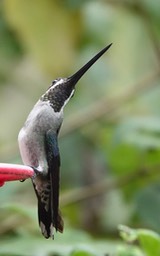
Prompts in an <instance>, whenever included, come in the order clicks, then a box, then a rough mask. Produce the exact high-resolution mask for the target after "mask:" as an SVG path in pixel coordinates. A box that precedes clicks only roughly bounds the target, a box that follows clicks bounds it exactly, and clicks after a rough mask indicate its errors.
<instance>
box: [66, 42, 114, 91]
mask: <svg viewBox="0 0 160 256" xmlns="http://www.w3.org/2000/svg"><path fill="white" fill-rule="evenodd" d="M111 45H112V44H109V45H108V46H106V47H105V48H104V49H102V50H101V51H100V52H99V53H97V54H96V55H95V56H94V57H93V58H92V59H91V60H90V61H88V62H87V63H86V64H85V65H84V66H83V67H82V68H80V69H79V70H78V71H77V72H76V73H75V74H73V75H72V76H70V77H68V80H69V82H70V84H71V85H72V86H74V85H75V84H76V83H77V82H78V80H79V79H80V78H81V77H82V76H83V75H84V74H85V73H86V72H87V70H88V69H89V68H90V67H91V66H92V65H93V64H94V63H95V62H96V61H97V60H98V59H99V58H100V57H101V56H102V55H103V54H104V53H105V52H106V51H107V50H108V49H109V48H110V47H111Z"/></svg>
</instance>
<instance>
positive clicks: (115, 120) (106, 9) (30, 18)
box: [0, 0, 160, 255]
mask: <svg viewBox="0 0 160 256" xmlns="http://www.w3.org/2000/svg"><path fill="white" fill-rule="evenodd" d="M159 10H160V1H159V0H153V1H150V0H137V1H136V0H135V1H134V0H132V1H131V0H122V1H121V0H106V1H104V0H100V1H89V0H88V1H87V0H86V1H84V0H83V1H82V0H81V1H78V0H77V1H74V0H66V1H64V0H62V1H56V0H55V1H53V0H33V1H25V0H12V1H10V0H1V1H0V162H8V163H21V159H20V155H19V150H18V144H17V136H18V132H19V130H20V128H21V127H22V126H23V123H24V121H25V119H26V117H27V115H28V113H29V112H30V110H31V109H32V107H33V105H34V104H35V102H36V101H37V100H38V99H39V97H40V96H41V95H42V94H43V93H44V92H45V90H46V89H47V88H48V86H49V85H50V83H51V81H52V80H54V79H55V78H57V77H61V76H62V77H65V76H69V75H71V74H72V73H74V72H75V71H77V69H78V68H80V67H81V66H82V65H83V64H84V63H85V62H87V61H88V60H89V59H90V58H91V57H92V56H93V55H94V54H95V53H97V52H98V51H99V50H100V49H102V48H103V47H105V46H106V45H108V44H109V43H113V45H112V47H111V48H110V50H109V51H108V52H107V53H106V54H105V55H104V56H103V57H102V58H101V59H100V60H99V61H98V62H97V63H96V64H95V65H94V66H93V67H92V68H91V69H90V70H89V71H88V73H87V74H86V75H85V76H84V77H83V79H82V80H81V81H80V82H79V84H78V86H77V89H76V93H75V96H74V98H73V99H72V100H71V101H70V102H69V104H68V105H67V106H66V108H65V113H64V114H65V115H64V122H63V126H62V129H61V132H60V138H59V146H60V151H61V211H62V215H63V217H64V221H65V231H64V234H63V235H61V234H60V235H59V234H56V235H55V240H54V241H46V240H45V239H44V238H43V237H42V236H41V234H40V230H39V227H38V221H37V208H36V203H37V202H36V197H35V194H34V192H33V188H32V185H31V182H30V180H27V181H25V182H24V183H20V182H12V183H7V184H6V185H5V186H4V187H2V188H1V191H0V192H1V194H0V208H1V211H0V255H90V254H83V253H82V254H74V250H76V249H77V248H82V250H83V248H86V247H87V248H90V249H91V250H93V251H94V253H96V252H97V254H96V255H104V253H107V252H113V253H114V255H117V254H116V248H117V246H118V243H119V240H118V239H119V238H118V232H117V226H118V225H119V224H127V225H130V226H133V227H145V228H151V229H153V230H155V231H157V232H160V184H159V171H160V99H159V98H160V44H159V42H160V15H159Z"/></svg>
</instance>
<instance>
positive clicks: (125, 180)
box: [60, 165, 160, 206]
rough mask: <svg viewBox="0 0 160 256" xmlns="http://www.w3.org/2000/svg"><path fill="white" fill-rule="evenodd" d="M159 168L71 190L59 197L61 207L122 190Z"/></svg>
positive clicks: (157, 171)
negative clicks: (115, 190)
mask: <svg viewBox="0 0 160 256" xmlns="http://www.w3.org/2000/svg"><path fill="white" fill-rule="evenodd" d="M159 169H160V166H159V165H158V166H155V167H154V168H152V169H145V168H144V169H141V170H138V171H137V172H133V173H129V174H127V175H125V176H123V177H120V178H119V179H118V180H108V179H106V180H103V181H101V182H98V183H96V184H93V185H91V186H84V187H81V188H79V189H73V190H71V191H69V192H65V193H64V194H62V196H61V197H60V203H61V205H62V206H66V205H67V206H68V205H71V204H74V203H79V202H81V201H84V200H86V199H88V198H92V197H95V196H97V195H100V194H104V193H106V192H107V191H109V190H112V189H115V188H116V189H117V188H122V187H124V186H127V185H129V184H131V183H133V182H135V181H136V180H139V179H144V178H147V177H148V176H151V175H155V174H158V175H159Z"/></svg>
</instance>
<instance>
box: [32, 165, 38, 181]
mask: <svg viewBox="0 0 160 256" xmlns="http://www.w3.org/2000/svg"><path fill="white" fill-rule="evenodd" d="M30 167H31V168H32V169H33V171H34V175H33V178H35V177H36V176H37V175H39V173H40V171H39V170H38V169H37V168H36V167H34V166H30Z"/></svg>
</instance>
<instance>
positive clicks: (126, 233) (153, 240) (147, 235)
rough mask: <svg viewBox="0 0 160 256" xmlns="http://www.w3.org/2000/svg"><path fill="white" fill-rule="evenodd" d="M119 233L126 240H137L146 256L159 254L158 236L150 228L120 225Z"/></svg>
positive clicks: (159, 241) (159, 243)
mask: <svg viewBox="0 0 160 256" xmlns="http://www.w3.org/2000/svg"><path fill="white" fill-rule="evenodd" d="M119 229H120V235H121V236H122V237H123V239H124V240H125V241H127V242H134V241H136V240H138V241H139V244H140V247H141V248H142V250H143V251H144V252H145V253H146V255H147V256H153V255H154V256H159V255H160V236H159V235H158V234H157V233H155V232H153V231H150V230H145V229H131V228H129V227H126V226H123V225H120V226H119Z"/></svg>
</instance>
